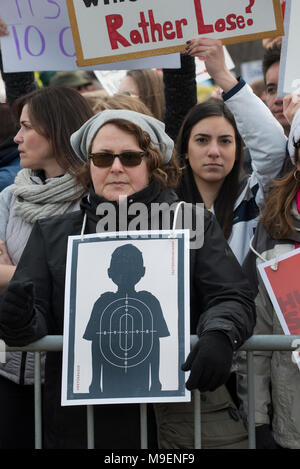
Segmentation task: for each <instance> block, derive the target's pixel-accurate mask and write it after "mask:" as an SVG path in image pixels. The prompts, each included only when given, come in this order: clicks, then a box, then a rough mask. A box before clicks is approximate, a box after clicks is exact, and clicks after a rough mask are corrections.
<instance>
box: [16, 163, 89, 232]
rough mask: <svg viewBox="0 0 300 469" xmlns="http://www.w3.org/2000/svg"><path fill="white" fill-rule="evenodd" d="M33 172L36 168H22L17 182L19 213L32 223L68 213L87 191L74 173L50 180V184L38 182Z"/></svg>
mask: <svg viewBox="0 0 300 469" xmlns="http://www.w3.org/2000/svg"><path fill="white" fill-rule="evenodd" d="M33 175H34V173H33V171H32V170H30V169H22V170H21V171H20V172H19V173H18V174H17V176H16V178H15V182H14V196H15V203H14V211H15V215H17V216H19V217H21V218H22V219H23V220H25V221H27V222H28V223H34V222H35V221H36V220H39V219H41V218H47V217H51V216H53V215H61V214H63V213H65V212H66V211H67V210H68V208H69V207H70V205H71V204H73V203H74V202H76V201H77V200H79V199H80V198H81V197H82V196H83V195H84V193H85V190H84V189H83V187H82V186H81V185H79V184H76V181H75V179H74V177H73V176H71V175H70V174H64V176H61V177H59V178H53V179H49V180H48V181H46V184H36V183H35V182H34V181H33V180H32V176H33Z"/></svg>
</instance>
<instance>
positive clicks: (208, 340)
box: [181, 331, 233, 392]
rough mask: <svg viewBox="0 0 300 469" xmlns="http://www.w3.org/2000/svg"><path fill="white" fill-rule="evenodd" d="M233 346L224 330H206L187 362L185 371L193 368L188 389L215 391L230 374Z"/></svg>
mask: <svg viewBox="0 0 300 469" xmlns="http://www.w3.org/2000/svg"><path fill="white" fill-rule="evenodd" d="M232 358H233V347H232V345H231V343H230V339H229V338H228V337H227V336H226V335H225V333H223V332H219V331H211V332H206V333H205V334H203V335H202V336H200V337H199V340H198V342H197V344H196V345H195V346H194V348H193V349H192V351H191V352H190V354H189V356H188V357H187V359H186V361H185V363H184V364H183V365H182V366H181V369H182V370H183V371H188V370H191V374H190V376H189V379H188V380H187V382H186V388H187V389H188V390H190V391H191V390H192V389H199V390H200V391H202V392H205V391H215V389H217V388H218V387H219V386H221V385H222V384H224V383H226V381H227V380H228V378H229V376H230V369H231V365H232Z"/></svg>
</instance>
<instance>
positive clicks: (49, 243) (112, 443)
mask: <svg viewBox="0 0 300 469" xmlns="http://www.w3.org/2000/svg"><path fill="white" fill-rule="evenodd" d="M176 200H177V196H176V194H175V193H174V192H173V191H171V190H164V191H162V190H161V189H160V188H159V186H158V185H157V184H155V183H151V184H150V185H149V186H148V187H146V188H145V189H143V190H142V191H141V192H139V193H136V194H134V195H133V196H131V197H130V200H129V202H128V205H129V204H130V203H132V202H141V201H143V202H144V203H146V204H147V205H150V204H151V203H153V202H156V203H162V202H167V203H168V204H173V203H174V202H176ZM101 202H103V199H101V198H100V197H98V196H97V195H95V193H93V191H92V192H91V194H90V197H89V199H88V198H84V199H83V200H82V204H81V211H78V212H73V213H70V214H65V215H62V216H57V217H52V218H50V219H45V220H40V221H38V222H37V223H36V224H35V225H34V228H33V230H32V233H31V236H30V238H29V241H28V244H27V246H26V248H25V249H24V252H23V255H22V257H21V259H20V262H19V264H18V266H17V269H16V272H15V275H14V278H13V280H17V281H21V282H28V281H32V282H33V283H34V287H35V303H34V312H35V314H34V317H33V319H31V320H30V321H29V323H28V324H27V326H26V327H23V328H22V330H19V331H18V330H17V328H14V329H10V328H8V327H6V325H5V324H4V323H3V321H1V312H2V310H1V309H0V337H1V338H3V340H4V341H5V342H6V343H7V344H8V345H26V344H28V343H30V342H33V341H35V340H37V339H39V338H41V337H43V336H45V335H47V334H52V335H56V334H62V333H63V315H64V288H65V268H66V253H67V242H68V236H69V235H78V234H80V232H81V229H82V224H83V217H84V212H86V213H87V225H86V230H85V233H86V234H87V233H94V232H96V224H97V221H99V218H100V217H99V216H98V215H96V209H97V206H98V204H99V203H101ZM106 202H107V201H106ZM116 208H117V205H116ZM204 229H205V232H204V245H203V247H202V248H200V249H191V250H190V282H191V283H190V288H191V292H190V298H191V333H193V334H195V333H196V332H197V333H198V334H199V335H200V334H203V333H204V332H206V331H208V330H219V331H222V332H224V333H225V334H226V335H227V336H228V338H229V339H230V341H231V343H232V345H233V348H234V349H235V350H236V349H237V348H238V347H239V346H240V345H241V344H242V343H243V342H244V341H245V340H246V339H247V338H248V337H249V336H250V335H251V334H252V330H253V327H254V323H255V319H254V317H255V313H254V303H253V300H252V294H251V292H250V289H249V286H248V283H247V280H246V279H245V277H244V276H243V273H242V271H241V267H240V265H239V263H238V261H237V260H236V258H235V256H234V255H233V253H232V252H231V250H230V248H229V247H228V245H227V242H226V240H225V238H224V236H223V233H222V231H221V229H220V228H219V225H218V223H217V222H216V220H215V217H214V216H213V215H212V214H211V213H209V212H207V211H205V216H204ZM8 289H9V287H8ZM4 298H5V293H4ZM2 308H3V307H2ZM45 373H46V375H45V376H46V377H45V392H44V425H45V447H48V448H81V447H85V446H86V435H85V427H86V424H85V419H86V412H85V408H82V407H77V406H76V407H61V406H60V390H61V353H54V352H51V353H48V354H47V360H46V370H45ZM138 409H139V407H138V406H137V405H132V404H131V405H118V406H115V405H110V406H106V405H100V406H95V428H96V437H95V441H96V447H97V448H105V449H108V448H113V449H122V448H137V447H139V444H140V440H139V413H138V412H139V410H138ZM150 421H151V419H150ZM129 422H130V423H129ZM122 423H123V424H122ZM128 426H129V427H130V431H128V428H129V427H128ZM150 430H151V429H150ZM151 435H152V432H151V431H150V439H151ZM150 446H151V445H150Z"/></svg>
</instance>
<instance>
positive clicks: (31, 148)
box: [14, 104, 64, 177]
mask: <svg viewBox="0 0 300 469" xmlns="http://www.w3.org/2000/svg"><path fill="white" fill-rule="evenodd" d="M14 141H15V143H17V144H18V150H19V153H20V163H21V166H22V168H30V169H33V170H35V171H38V170H44V171H45V175H46V177H55V176H59V175H61V174H63V173H64V170H63V169H62V168H61V167H60V166H59V165H58V163H57V161H56V159H55V158H54V156H53V153H52V150H51V145H50V142H49V140H48V139H47V138H46V137H44V136H43V135H41V134H39V133H38V132H37V131H36V130H35V129H34V128H33V126H32V124H31V121H30V118H29V114H28V104H25V105H24V107H23V109H22V113H21V116H20V130H19V132H18V133H17V135H16V136H15V138H14Z"/></svg>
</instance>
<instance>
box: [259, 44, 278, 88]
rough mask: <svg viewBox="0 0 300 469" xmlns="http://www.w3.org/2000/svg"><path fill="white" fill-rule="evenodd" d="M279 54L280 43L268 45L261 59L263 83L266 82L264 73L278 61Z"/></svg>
mask: <svg viewBox="0 0 300 469" xmlns="http://www.w3.org/2000/svg"><path fill="white" fill-rule="evenodd" d="M280 54H281V45H280V44H278V43H275V44H273V45H272V47H269V48H268V49H267V50H266V52H265V53H264V56H263V61H262V71H263V75H264V80H265V83H266V74H267V72H268V70H269V68H270V67H272V65H273V64H275V63H277V62H279V61H280Z"/></svg>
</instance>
